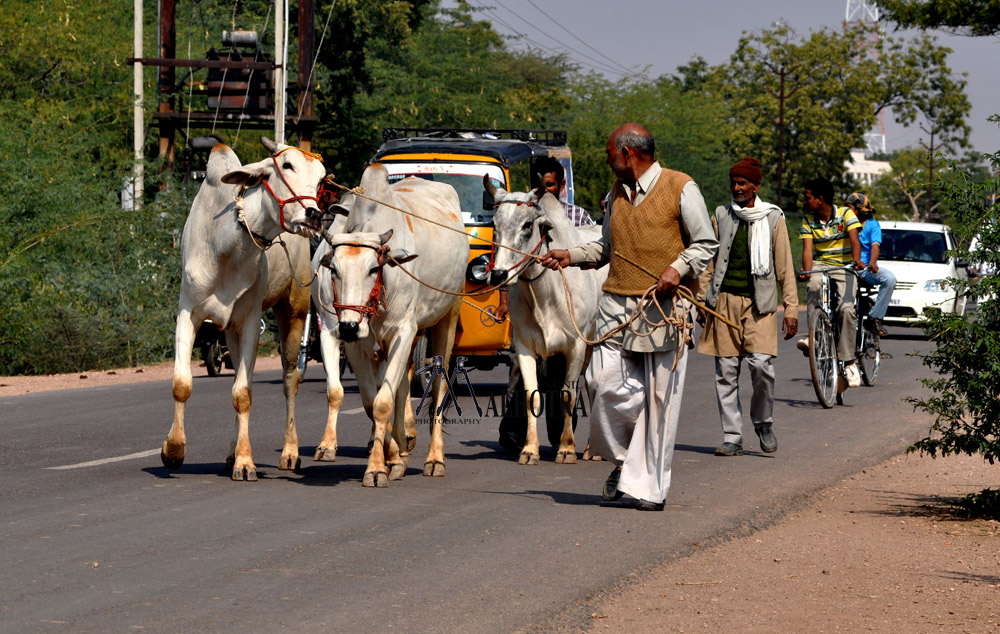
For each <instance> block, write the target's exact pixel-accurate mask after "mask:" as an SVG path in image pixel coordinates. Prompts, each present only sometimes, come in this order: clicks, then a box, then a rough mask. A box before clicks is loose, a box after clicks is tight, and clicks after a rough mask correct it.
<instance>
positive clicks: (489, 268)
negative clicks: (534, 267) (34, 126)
mask: <svg viewBox="0 0 1000 634" xmlns="http://www.w3.org/2000/svg"><path fill="white" fill-rule="evenodd" d="M547 238H548V236H547V235H545V234H544V233H543V234H542V237H541V239H540V240H539V241H538V244H536V245H535V248H534V249H532V250H531V251H529V252H528V254H527V255H525V256H524V257H523V258H521V259H520V260H518V261H517V262H515V263H514V266H512V267H510V269H508V270H509V271H516V270H517V267H519V266H521V265H522V264H524V261H525V260H527V259H528V258H530V257H532V256H534V255H536V253H537V252H538V250H539V249H541V248H542V244H544V243H545V240H546V239H547ZM496 254H497V245H496V242H494V243H493V244H492V245H491V246H490V263H489V266H487V267H486V272H487V273H489V272H490V271H492V270H493V265H494V264H496ZM524 268H528V267H524ZM518 274H520V272H518ZM508 277H510V273H508Z"/></svg>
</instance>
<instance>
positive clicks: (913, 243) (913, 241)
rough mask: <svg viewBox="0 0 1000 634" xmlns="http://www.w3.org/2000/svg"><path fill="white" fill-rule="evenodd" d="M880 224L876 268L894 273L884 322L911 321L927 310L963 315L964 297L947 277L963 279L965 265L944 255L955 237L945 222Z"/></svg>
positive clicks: (898, 322)
mask: <svg viewBox="0 0 1000 634" xmlns="http://www.w3.org/2000/svg"><path fill="white" fill-rule="evenodd" d="M879 224H880V225H881V226H882V244H881V248H880V251H879V259H878V265H879V268H883V267H884V268H886V269H888V270H890V271H892V273H893V274H894V275H895V276H896V290H895V291H893V293H892V298H891V299H890V300H889V309H888V311H886V314H885V322H886V323H890V324H891V323H895V324H911V323H915V322H918V321H920V320H921V319H923V318H924V315H925V313H926V312H928V311H929V310H935V309H937V310H941V311H943V312H946V313H958V314H960V315H964V314H965V308H966V305H967V303H968V296H967V295H966V294H964V293H959V292H958V290H956V289H955V288H954V287H952V286H951V285H950V284H949V283H948V280H949V279H963V280H964V279H967V278H968V276H969V274H968V271H967V270H966V267H967V264H966V263H964V262H959V261H957V260H955V258H953V257H948V255H947V253H948V251H951V250H952V249H954V248H955V246H956V245H955V236H954V234H953V233H952V232H951V229H950V228H949V227H948V226H947V225H938V224H930V223H924V222H897V221H892V220H890V221H886V222H880V223H879Z"/></svg>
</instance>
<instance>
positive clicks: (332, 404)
mask: <svg viewBox="0 0 1000 634" xmlns="http://www.w3.org/2000/svg"><path fill="white" fill-rule="evenodd" d="M353 200H354V196H353V194H346V195H344V196H343V197H341V199H340V206H341V208H347V209H349V208H350V206H351V204H352V201H353ZM346 224H347V218H346V217H345V216H343V215H337V216H335V217H334V219H333V222H332V223H331V225H330V228H329V233H331V234H337V233H341V232H343V230H344V225H346ZM332 250H333V248H332V247H331V246H330V244H329V242H327V241H326V240H323V241H322V242H320V244H319V246H317V247H316V251H315V253H313V259H312V264H311V265H310V266H311V268H312V270H314V271H317V274H316V279H314V280H313V283H312V301H313V305H314V306H315V307H316V315H317V318H318V320H319V322H320V323H319V324H317V326H318V327H319V339H320V347H321V348H322V350H323V369H324V370H325V371H326V403H327V418H326V429H325V431H324V433H323V438H322V440H320V443H319V445H317V447H316V453H315V455H314V456H313V460H321V461H326V462H334V461H335V460H336V459H337V416H338V414H339V413H340V407H341V405H343V403H344V386H343V384H342V383H341V381H340V340H339V339H338V338H337V326H338V325H339V321H338V320H337V311H336V309H335V308H334V307H333V304H334V302H335V301H336V297H335V295H334V289H333V282H332V279H331V277H330V269H329V263H330V257H328V255H329V254H330V252H331V251H332ZM361 364H362V360H360V359H357V360H355V361H354V362H352V364H351V367H355V366H357V365H361ZM367 403H368V405H367V407H368V409H369V415H370V409H371V399H370V398H369V399H368V401H367Z"/></svg>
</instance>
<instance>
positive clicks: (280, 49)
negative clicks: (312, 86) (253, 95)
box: [274, 0, 288, 143]
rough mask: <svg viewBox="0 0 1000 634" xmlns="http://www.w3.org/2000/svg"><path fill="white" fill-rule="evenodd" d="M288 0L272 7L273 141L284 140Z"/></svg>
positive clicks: (279, 0) (282, 0)
mask: <svg viewBox="0 0 1000 634" xmlns="http://www.w3.org/2000/svg"><path fill="white" fill-rule="evenodd" d="M287 11H288V0H278V1H277V3H276V5H275V7H274V141H275V143H284V142H285V83H286V79H285V78H286V77H287V73H288V64H287V61H288V47H287V46H286V44H285V19H286V18H287V17H288V16H287Z"/></svg>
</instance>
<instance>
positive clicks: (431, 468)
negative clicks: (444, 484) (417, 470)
mask: <svg viewBox="0 0 1000 634" xmlns="http://www.w3.org/2000/svg"><path fill="white" fill-rule="evenodd" d="M424 475H425V476H431V477H433V478H443V477H444V463H443V462H441V461H440V460H429V461H427V462H425V463H424Z"/></svg>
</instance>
